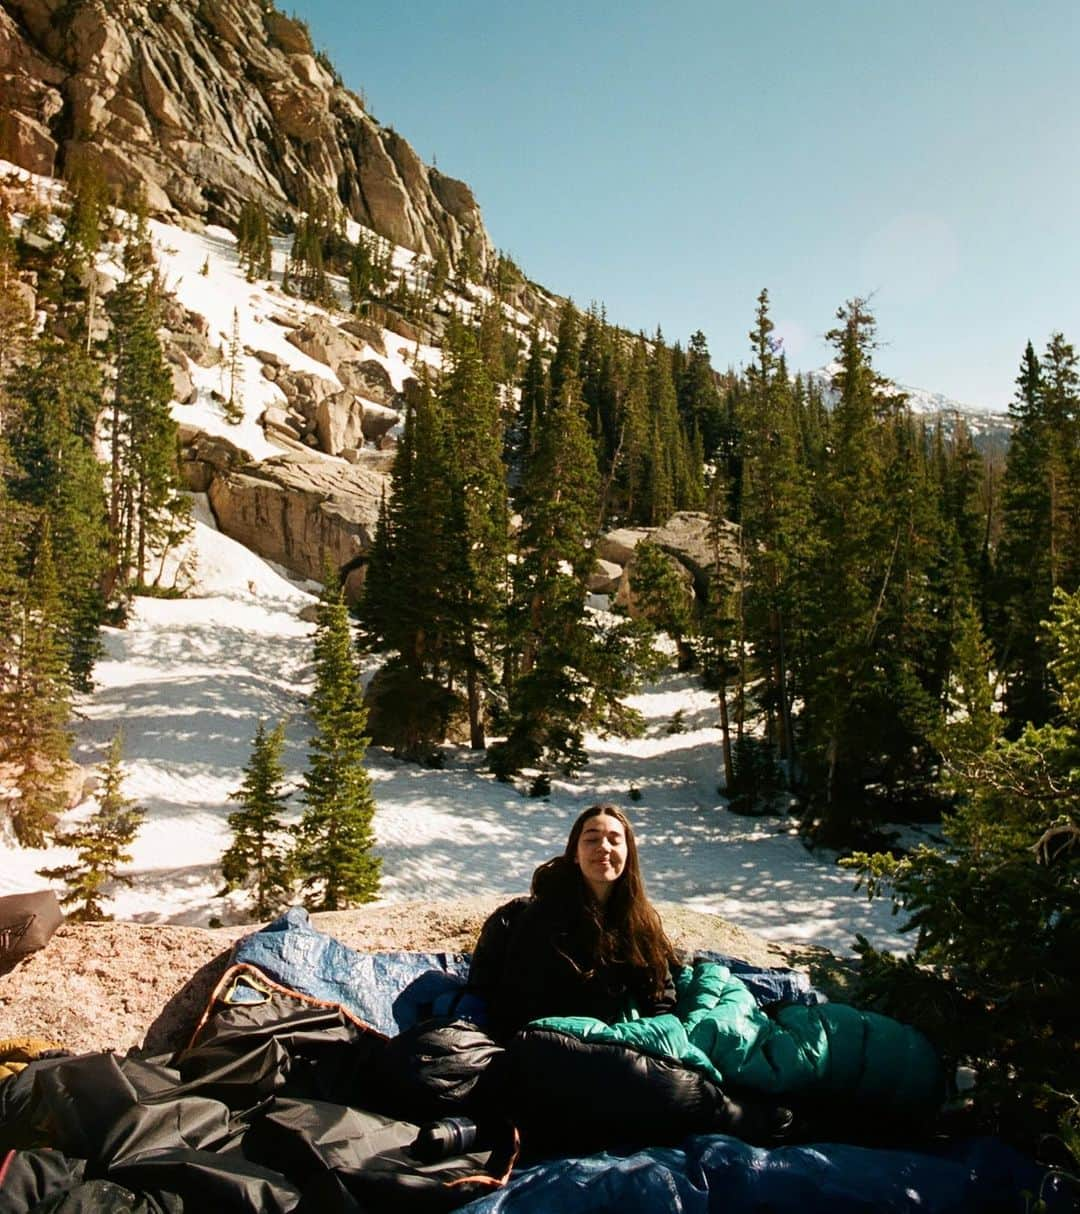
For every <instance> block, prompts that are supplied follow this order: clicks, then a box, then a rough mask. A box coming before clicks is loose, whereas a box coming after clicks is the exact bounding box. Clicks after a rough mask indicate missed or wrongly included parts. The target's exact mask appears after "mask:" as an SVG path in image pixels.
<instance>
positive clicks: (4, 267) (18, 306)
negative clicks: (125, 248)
mask: <svg viewBox="0 0 1080 1214" xmlns="http://www.w3.org/2000/svg"><path fill="white" fill-rule="evenodd" d="M31 320H32V317H31V314H30V308H29V307H28V306H27V300H26V298H25V297H24V295H23V294H22V284H21V282H20V280H19V267H18V259H17V257H16V253H15V238H14V236H13V234H12V231H11V220H10V217H9V215H8V209H7V201H6V199H4V198H3V197H0V433H3V431H4V429H5V427H6V426H7V424H8V415H9V412H10V409H9V406H8V404H7V389H8V383H9V380H10V379H11V376H12V373H13V372H14V371H15V368H16V367H18V366H19V365H20V364H21V363H22V361H23V357H24V355H25V351H26V348H27V345H28V343H29V341H30V338H31V323H30V322H31Z"/></svg>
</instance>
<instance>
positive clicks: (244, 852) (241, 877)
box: [221, 721, 293, 919]
mask: <svg viewBox="0 0 1080 1214" xmlns="http://www.w3.org/2000/svg"><path fill="white" fill-rule="evenodd" d="M284 745H285V726H284V723H281V724H279V725H277V727H276V728H274V729H272V730H271V731H270V732H269V733H267V730H266V724H265V722H263V721H260V722H259V726H258V729H257V730H256V731H255V739H254V741H253V743H252V748H251V758H250V759H249V760H248V764H247V766H246V767H245V768H244V779H243V782H242V783H241V785H240V787H239V788H238V789H237V790H236V791H235V792H232V793H230V794H229V799H230V800H231V801H236V802H238V803H239V804H240V808H239V809H238V810H236V812H235V813H231V814H229V819H228V821H229V829H230V830H231V831H232V843H231V844H230V845H229V847H228V849H227V850H226V851H225V854H224V855H223V856H222V857H221V873H222V876H223V877H224V878H225V890H226V892H228V891H230V890H234V889H241V888H244V889H248V890H250V891H251V901H250V910H251V913H252V916H253V917H254V918H256V919H267V918H269V917H270V916H271V915H273V914H274V913H275V912H277V911H279V910H280V909H281V908H282V906H284V905H285V903H286V902H288V900H289V896H290V893H291V891H292V885H293V874H292V867H291V865H290V863H289V856H288V849H287V847H286V846H285V842H284V839H283V826H282V822H281V811H282V809H283V808H284V806H285V802H286V800H287V799H288V794H287V793H286V792H285V791H284V790H283V788H282V784H283V781H284V777H285V769H284V767H283V766H282V763H281V753H282V750H283V748H284Z"/></svg>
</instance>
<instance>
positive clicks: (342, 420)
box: [315, 392, 364, 455]
mask: <svg viewBox="0 0 1080 1214" xmlns="http://www.w3.org/2000/svg"><path fill="white" fill-rule="evenodd" d="M315 433H316V434H317V435H318V436H319V450H320V451H325V452H326V453H327V454H328V455H340V454H341V452H342V451H344V450H345V449H346V448H347V447H361V446H363V444H364V406H363V404H362V403H361V402H360V401H358V400H357V399H356V397H355V396H353V394H352V393H351V392H335V393H334V395H333V396H327V397H326V398H325V399H323V400H321V401H319V403H318V406H317V407H316V409H315Z"/></svg>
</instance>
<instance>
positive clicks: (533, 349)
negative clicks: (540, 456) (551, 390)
mask: <svg viewBox="0 0 1080 1214" xmlns="http://www.w3.org/2000/svg"><path fill="white" fill-rule="evenodd" d="M519 386H520V388H521V402H520V410H521V421H520V438H519V440H518V444H517V455H518V457H519V463H520V462H522V461H524V460H527V459H529V458H531V456H532V455H533V454H534V452H535V447H536V435H537V434H538V433H539V427H540V421H541V419H542V417H543V415H544V410H545V409H546V407H547V399H548V381H547V371H546V370H545V368H544V350H543V343H542V341H541V339H540V326H539V325H538V324H537V323H536V321H535V320H534V321H533V323H532V327H531V328H530V329H529V357H528V359H527V361H526V363H525V372H524V374H523V376H522V378H521V383H520V385H519Z"/></svg>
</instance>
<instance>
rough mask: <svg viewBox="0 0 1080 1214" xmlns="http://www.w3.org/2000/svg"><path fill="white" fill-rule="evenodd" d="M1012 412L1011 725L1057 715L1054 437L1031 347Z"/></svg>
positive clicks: (999, 589)
mask: <svg viewBox="0 0 1080 1214" xmlns="http://www.w3.org/2000/svg"><path fill="white" fill-rule="evenodd" d="M1016 385H1017V391H1016V395H1015V396H1014V398H1013V401H1012V403H1011V404H1010V406H1009V414H1010V416H1011V418H1012V419H1013V434H1012V439H1011V441H1010V444H1009V454H1008V461H1007V463H1006V467H1005V480H1004V485H1003V488H1002V493H1003V502H1002V530H1001V540H1000V543H999V545H998V552H997V568H996V579H995V580H996V593H995V628H994V632H995V641H996V651H997V662H998V666H999V669H1000V670H1001V671H1002V673H1003V675H1004V682H1005V704H1006V709H1007V712H1008V715H1009V717H1010V719H1012V720H1014V721H1016V722H1017V723H1018V724H1020V723H1022V722H1024V721H1034V722H1036V723H1042V722H1044V721H1045V720H1046V719H1047V717H1048V714H1049V711H1050V685H1049V677H1048V673H1047V669H1048V662H1049V655H1048V653H1047V651H1046V649H1045V646H1044V644H1043V643H1042V641H1041V639H1040V633H1041V631H1042V627H1041V625H1042V621H1043V620H1044V619H1045V618H1046V616H1047V613H1048V611H1049V607H1050V602H1051V599H1052V596H1053V590H1054V571H1053V563H1052V561H1051V559H1050V554H1051V551H1052V548H1053V544H1052V541H1051V532H1052V530H1053V517H1052V515H1053V511H1052V495H1051V483H1052V475H1051V473H1050V471H1049V468H1050V464H1051V460H1052V455H1051V449H1052V445H1053V441H1054V440H1053V437H1052V435H1051V434H1050V431H1049V426H1048V422H1047V418H1046V414H1045V410H1044V407H1043V396H1044V384H1043V374H1042V364H1041V363H1040V361H1039V359H1038V356H1037V355H1036V353H1035V350H1034V347H1033V346H1032V344H1031V342H1028V344H1027V348H1026V349H1025V351H1024V356H1023V360H1022V362H1021V364H1020V374H1019V375H1018V377H1017V380H1016Z"/></svg>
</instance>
